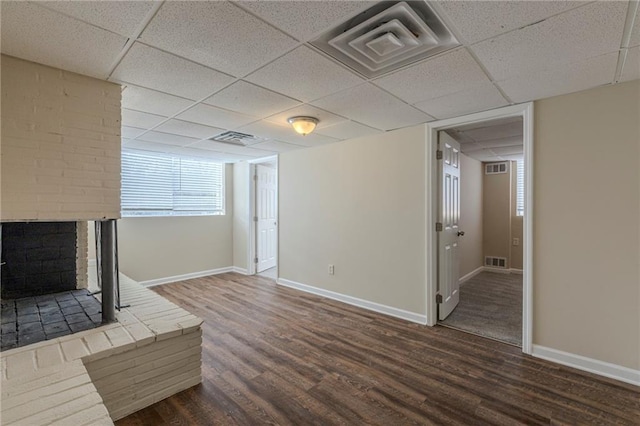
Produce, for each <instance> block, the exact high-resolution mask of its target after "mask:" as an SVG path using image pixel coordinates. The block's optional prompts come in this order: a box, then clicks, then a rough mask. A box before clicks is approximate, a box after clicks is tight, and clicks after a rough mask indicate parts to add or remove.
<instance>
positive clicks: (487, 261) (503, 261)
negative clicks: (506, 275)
mask: <svg viewBox="0 0 640 426" xmlns="http://www.w3.org/2000/svg"><path fill="white" fill-rule="evenodd" d="M484 266H490V267H492V268H506V267H507V258H506V257H494V256H485V257H484Z"/></svg>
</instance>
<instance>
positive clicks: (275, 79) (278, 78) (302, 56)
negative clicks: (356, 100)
mask: <svg viewBox="0 0 640 426" xmlns="http://www.w3.org/2000/svg"><path fill="white" fill-rule="evenodd" d="M245 80H247V81H250V82H252V83H255V84H258V85H260V86H263V87H266V88H268V89H271V90H275V91H276V92H279V93H282V94H285V95H287V96H290V97H292V98H294V99H298V100H301V101H304V102H308V101H311V100H313V99H318V98H320V97H323V96H326V95H329V94H331V93H335V92H338V91H340V90H344V89H347V88H349V87H353V86H355V85H357V84H360V83H362V82H363V81H364V80H363V79H362V78H360V77H358V76H356V75H355V74H354V73H352V72H351V71H348V70H346V69H344V68H342V67H341V66H339V65H336V64H335V63H334V62H333V61H331V60H329V59H327V58H325V57H324V56H322V55H320V54H319V53H316V52H314V51H313V50H311V49H310V48H308V47H306V46H300V47H299V48H297V49H296V50H294V51H293V52H289V53H287V54H286V55H284V56H283V57H281V58H278V59H277V60H275V61H273V62H272V63H270V64H269V65H267V66H265V67H263V68H261V69H259V70H258V71H256V72H254V73H253V74H251V75H249V76H248V77H246V78H245Z"/></svg>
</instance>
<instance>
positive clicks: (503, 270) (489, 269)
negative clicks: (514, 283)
mask: <svg viewBox="0 0 640 426" xmlns="http://www.w3.org/2000/svg"><path fill="white" fill-rule="evenodd" d="M482 270H483V271H487V272H496V273H498V274H510V273H511V271H510V270H509V269H506V268H494V267H493V266H483V267H482Z"/></svg>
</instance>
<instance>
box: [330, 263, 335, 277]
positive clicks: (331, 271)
mask: <svg viewBox="0 0 640 426" xmlns="http://www.w3.org/2000/svg"><path fill="white" fill-rule="evenodd" d="M335 271H336V270H335V267H334V266H333V265H329V275H333V274H334V273H335Z"/></svg>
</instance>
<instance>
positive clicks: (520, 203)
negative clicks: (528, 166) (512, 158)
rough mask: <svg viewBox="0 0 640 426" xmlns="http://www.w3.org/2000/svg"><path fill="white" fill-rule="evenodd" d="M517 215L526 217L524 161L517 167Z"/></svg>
mask: <svg viewBox="0 0 640 426" xmlns="http://www.w3.org/2000/svg"><path fill="white" fill-rule="evenodd" d="M516 215H517V216H524V161H523V160H518V163H517V165H516Z"/></svg>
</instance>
